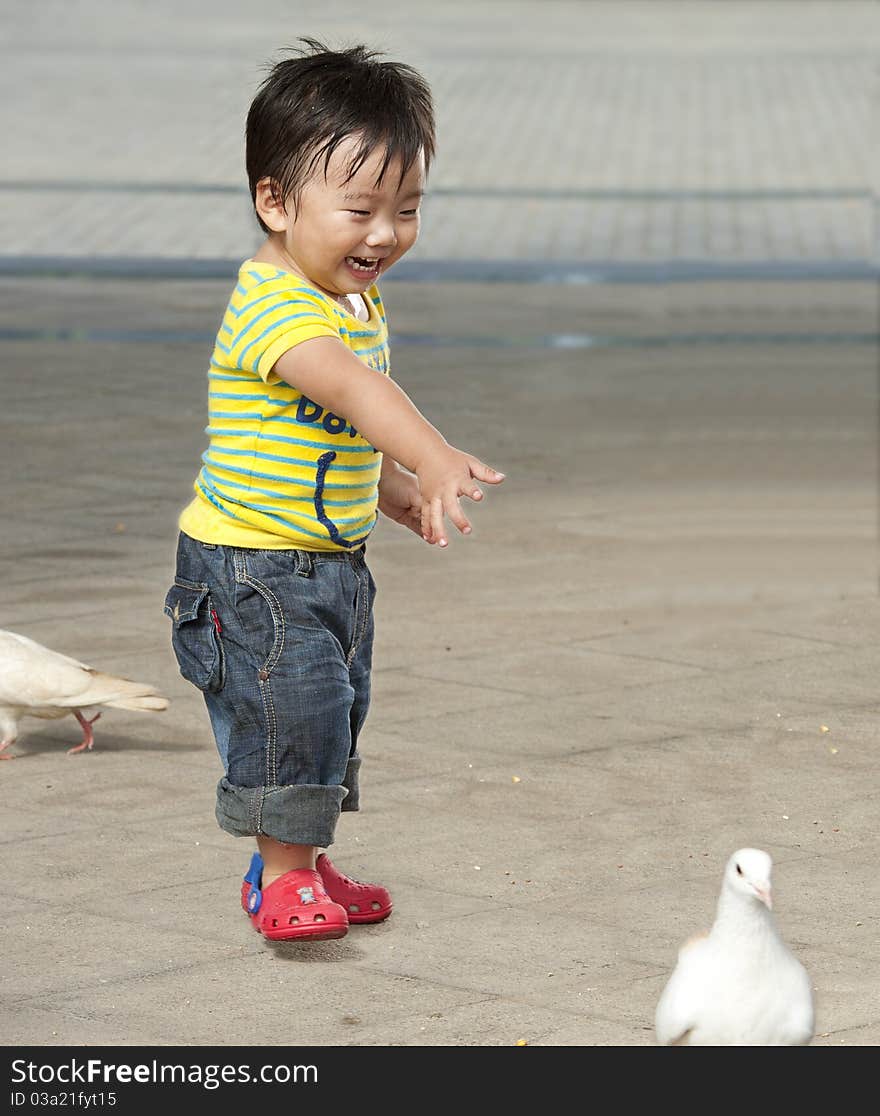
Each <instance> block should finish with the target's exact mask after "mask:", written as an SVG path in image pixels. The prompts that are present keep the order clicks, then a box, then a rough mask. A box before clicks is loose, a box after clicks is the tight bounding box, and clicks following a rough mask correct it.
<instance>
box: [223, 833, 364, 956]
mask: <svg viewBox="0 0 880 1116" xmlns="http://www.w3.org/2000/svg"><path fill="white" fill-rule="evenodd" d="M262 874H263V861H262V859H261V858H260V855H259V853H254V855H253V858H252V860H251V866H250V868H249V869H248V873H247V875H246V876H245V877H244V881H243V883H242V885H241V905H242V907H243V908H244V910H245V912H246V913H247V915H248V916H249V918H250V920H251V922H252V923H253V925H254V929H255V930H259V931H260V933H261V934H262V935H263V937H264V938H268V939H269V940H270V941H273V942H290V941H300V942H302V941H307V942H321V941H326V940H328V939H331V938H343V937H345V935H346V934H347V933H348V915H347V914H346V913H345V908H344V907H342V906H340V905H339V904H338V903H334V902H333V900H332V899H331V898H330V896H329V895H328V894H327V892H326V890H325V889H324V884H323V881H322V880H321V877H320V875H319V874H318V873H317V872H313V871H311V870H310V869H308V868H298V869H295V870H294V871H293V872H285V874H284V875H283V876H279V877H278V879H277V880H275V881H274V883H270V884H269V886H268V887H267V888H266V889H265V891H263V890H262V889H261V888H260V882H261V879H262Z"/></svg>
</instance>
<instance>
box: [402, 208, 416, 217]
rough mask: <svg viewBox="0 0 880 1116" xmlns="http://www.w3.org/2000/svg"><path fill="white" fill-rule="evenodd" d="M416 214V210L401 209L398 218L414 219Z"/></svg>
mask: <svg viewBox="0 0 880 1116" xmlns="http://www.w3.org/2000/svg"><path fill="white" fill-rule="evenodd" d="M418 212H419V211H418V210H417V209H401V211H400V216H401V217H415V216H417V214H418Z"/></svg>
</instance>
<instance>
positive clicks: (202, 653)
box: [165, 577, 225, 693]
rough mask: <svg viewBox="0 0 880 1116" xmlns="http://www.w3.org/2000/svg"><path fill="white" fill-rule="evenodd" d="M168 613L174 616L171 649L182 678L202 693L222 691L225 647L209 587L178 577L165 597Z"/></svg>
mask: <svg viewBox="0 0 880 1116" xmlns="http://www.w3.org/2000/svg"><path fill="white" fill-rule="evenodd" d="M165 614H166V616H170V617H171V621H172V624H173V627H172V629H171V646H172V647H173V649H174V654H175V657H176V658H177V665H178V666H179V667H180V673H181V674H182V675H183V677H184V678H185V679H186V680H187V682H192V684H193V685H194V686H197V687H198V688H199V689H200V690H208V691H210V692H211V693H216V692H217V691H218V690H220V689H222V688H223V682H224V676H225V662H224V657H223V644H222V643H221V641H220V636H219V634H218V630H217V629H218V625H217V624H216V622H215V619H214V617H215V615H216V614H215V613H214V609H213V607H212V605H211V594H210V592H209V590H208V586H207V585H204V584H202V583H201V582H195V581H185V580H184V579H183V578H181V577H178V578H175V580H174V584H173V585H172V586H171V588H170V589H169V590H168V594H167V596H166V597H165Z"/></svg>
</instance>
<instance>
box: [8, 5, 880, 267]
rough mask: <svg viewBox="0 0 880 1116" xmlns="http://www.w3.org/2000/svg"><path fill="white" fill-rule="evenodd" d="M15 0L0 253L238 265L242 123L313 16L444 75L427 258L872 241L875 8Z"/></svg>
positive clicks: (863, 245)
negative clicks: (251, 7)
mask: <svg viewBox="0 0 880 1116" xmlns="http://www.w3.org/2000/svg"><path fill="white" fill-rule="evenodd" d="M4 8H5V9H6V12H7V18H6V19H5V20H4V32H3V43H2V49H3V61H4V65H3V73H2V78H0V80H2V83H3V105H4V116H5V119H4V135H5V156H4V159H3V167H2V190H3V207H2V215H0V243H2V246H3V247H2V251H3V255H4V256H16V257H34V256H44V257H58V256H61V257H70V256H77V257H101V258H111V257H112V258H115V257H122V258H127V257H135V258H141V257H162V258H165V259H173V260H180V261H185V260H194V259H199V260H202V259H208V258H224V259H225V258H228V259H232V260H238V259H239V258H240V257H241V256H242V255H243V254H246V253H247V250H248V248H249V247H250V246H253V245H255V244H256V243H257V236H256V232H255V228H256V226H255V224H254V222H253V221H252V219H251V217H250V211H249V204H248V196H247V182H246V179H245V177H244V162H243V130H244V117H245V114H246V111H247V107H248V105H249V103H250V100H251V97H252V96H253V93H254V91H255V89H256V87H257V85H258V83H259V82H260V80H261V79H262V77H263V76H264V74H265V72H266V71H265V66H266V65H267V64H268V63H269V62H270V61H272V60H276V59H277V58H278V57H280V52H281V48H282V47H284V46H285V45H288V44H290V45H293V44H294V43H295V40H296V39H297V37H298V36H299V35H301V34H310V35H313V36H317V37H319V38H323V39H326V40H327V41H328V42H330V43H331V44H333V45H341V44H347V43H351V42H365V43H368V44H370V45H372V46H375V47H377V48H379V49H382V50H385V51H387V52H388V53H389V55H390V56H391V57H399V58H401V59H405V60H407V61H409V62H411V63H412V64H413V65H415V66H417V67H418V68H419V69H421V70H422V71H423V72H424V73H425V75H426V76H427V77H428V79H429V80H430V82H431V84H432V86H433V89H434V92H435V97H436V103H437V110H438V117H439V151H438V158H437V162H436V166H435V169H434V173H433V175H432V180H431V183H430V185H431V197H430V200H429V205H428V206H427V207H426V220H425V228H424V234H423V237H422V240H421V243H420V244H419V245H418V247H417V248H416V250H415V251H414V253H413V255H412V257H411V258H412V259H413V260H474V261H487V260H492V261H503V260H512V261H530V262H532V263H537V264H540V263H541V262H544V261H550V260H554V261H557V260H560V261H575V262H578V263H581V264H583V263H590V264H594V263H599V262H609V263H615V264H618V265H619V264H624V263H627V264H630V263H640V264H643V263H651V264H655V265H659V264H668V263H683V262H688V261H712V262H714V263H716V264H721V263H724V264H730V265H732V264H737V263H738V264H742V263H744V262H750V263H758V262H761V263H765V264H771V263H775V264H779V263H789V264H793V263H801V264H803V263H806V262H811V263H814V264H817V263H825V264H830V263H832V262H834V263H836V264H838V265H849V269H850V270H852V268H854V267H855V268H857V267H859V266H861V267H863V266H864V265H865V263H866V262H867V260H868V259H869V257H870V255H871V251H872V231H871V230H872V221H873V203H872V187H873V185H874V183H873V182H872V168H873V173H874V174H875V175H876V160H875V159H874V158H873V147H872V143H871V142H870V138H871V135H872V133H871V115H872V112H873V111H874V110H875V109H876V103H875V101H874V96H875V94H876V88H875V82H876V66H875V64H874V63H875V56H874V50H875V48H876V45H877V9H876V5H875V4H873V3H871V2H868V0H865V2H863V0H833V2H828V0H825V2H816V0H812V2H811V0H805V2H803V3H798V4H792V3H790V2H787V0H780V2H773V0H769V2H766V0H763V2H762V0H683V2H674V0H607V2H603V0H542V2H541V3H536V2H534V0H471V2H462V0H448V2H445V3H443V4H435V5H428V4H417V5H413V4H411V3H404V2H402V0H400V2H398V0H378V2H377V3H375V4H371V5H370V6H369V9H365V7H364V5H362V4H360V3H355V2H349V0H323V2H321V3H312V2H310V0H292V2H291V0H285V2H279V0H266V3H264V4H262V5H261V7H260V11H259V15H258V16H257V15H256V14H255V13H253V12H245V11H244V10H243V9H242V7H241V5H239V4H237V3H233V2H232V0H210V2H208V0H188V2H185V3H172V2H171V0H152V2H149V3H147V2H146V0H144V2H139V0H117V2H113V0H45V2H43V3H40V4H14V3H6V4H4ZM367 11H368V12H369V14H368V15H367ZM533 274H534V272H533Z"/></svg>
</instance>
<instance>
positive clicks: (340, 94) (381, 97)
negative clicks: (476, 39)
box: [245, 38, 435, 232]
mask: <svg viewBox="0 0 880 1116" xmlns="http://www.w3.org/2000/svg"><path fill="white" fill-rule="evenodd" d="M300 42H302V43H304V44H305V47H304V48H301V49H300V50H299V52H298V57H295V58H287V59H285V60H284V61H282V62H278V63H277V64H276V65H274V66H273V67H272V69H271V71H270V73H269V76H268V77H267V78H266V80H265V81H264V82H263V84H262V85H261V86H260V88H259V91H258V92H257V95H256V97H254V100H253V102H252V104H251V107H250V110H249V111H248V115H247V126H246V132H245V136H246V165H247V175H248V183H249V185H250V190H251V197H252V198H253V199H254V202H256V191H257V183H258V182H259V181H260V180H261V179H263V178H270V179H271V180H272V184H273V193H274V195H275V197H276V198H281V199H282V200H284V201H285V203H286V202H287V200H288V199H292V201H293V204H294V207H295V206H296V204H297V201H298V199H299V195H300V192H301V190H302V187H303V185H304V184H305V183H306V181H307V180H308V179H309V177H310V176H311V175H312V173H313V172H314V170H315V168H316V167H317V166H318V165H319V164H320V163H321V162H323V167H324V174H325V175H326V174H327V168H328V166H329V164H330V159H331V158H332V156H333V153H334V151H335V150H336V148H337V147H338V146H339V144H340V143H341V142H342V141H343V140H344V139H346V138H347V137H348V136H352V135H359V136H360V137H361V142H360V145H359V146H358V149H357V151H356V152H355V155H354V157H353V158H352V160H351V162H350V164H349V166H348V168H347V178H346V181H350V180H351V178H352V177H353V176H354V175H355V174H357V172H358V170H359V169H360V167H361V166H362V165H363V163H364V160H365V159H367V158H369V156H370V155H371V153H372V152H373V151H375V150H376V149H377V148H379V147H383V146H384V148H385V156H384V159H383V161H382V166H381V168H380V171H379V175H378V178H377V181H376V185H377V186H378V185H380V184H381V182H382V179H383V178H384V176H385V172H386V171H387V170H388V167H389V165H390V164H391V163H392V162H394V161H395V160H396V159H400V162H401V173H402V175H404V174H406V172H407V171H408V170H409V168H410V167H411V166H412V164H413V162H414V161H415V160H416V158H418V154H419V152H420V151H423V152H424V157H425V170H426V171H427V170H428V167H429V166H430V163H431V158H432V156H433V154H434V143H435V138H434V107H433V103H432V100H431V90H430V88H429V87H428V84H427V82H426V81H425V79H424V78H423V77H422V76H421V74H419V73H418V71H416V70H414V69H413V68H412V67H411V66H407V65H404V64H403V63H401V62H379V61H376V59H377V58H379V57H381V55H380V53H379V52H378V51H373V50H368V49H367V48H366V47H365V46H353V47H348V48H347V49H345V50H338V51H335V50H330V49H329V48H328V47H326V46H325V45H324V44H323V43H320V42H318V41H317V39H310V38H303V39H301V40H300ZM401 180H402V179H401ZM257 220H258V221H260V225H261V226H262V228H263V230H264V231H265V232H269V229H267V228H266V226H265V225H264V224H263V222H262V220H260V217H259V214H258V215H257Z"/></svg>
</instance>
